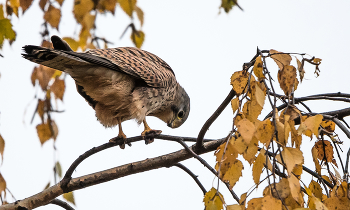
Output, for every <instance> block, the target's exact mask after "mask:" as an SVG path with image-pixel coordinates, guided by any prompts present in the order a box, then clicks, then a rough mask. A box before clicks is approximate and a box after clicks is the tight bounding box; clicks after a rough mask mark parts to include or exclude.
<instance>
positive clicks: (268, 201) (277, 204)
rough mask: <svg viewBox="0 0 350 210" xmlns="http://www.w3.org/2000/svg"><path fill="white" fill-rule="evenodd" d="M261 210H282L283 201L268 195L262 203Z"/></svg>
mask: <svg viewBox="0 0 350 210" xmlns="http://www.w3.org/2000/svg"><path fill="white" fill-rule="evenodd" d="M261 210H282V201H280V200H278V199H276V198H274V197H272V196H271V195H267V196H265V197H263V199H262V201H261Z"/></svg>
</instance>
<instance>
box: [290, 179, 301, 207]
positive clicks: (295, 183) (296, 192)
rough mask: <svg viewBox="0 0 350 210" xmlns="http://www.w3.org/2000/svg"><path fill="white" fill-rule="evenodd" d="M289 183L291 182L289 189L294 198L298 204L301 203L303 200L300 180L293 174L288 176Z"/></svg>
mask: <svg viewBox="0 0 350 210" xmlns="http://www.w3.org/2000/svg"><path fill="white" fill-rule="evenodd" d="M288 182H289V188H290V192H291V195H292V197H293V198H294V200H295V201H297V202H298V203H301V202H302V200H303V198H302V195H301V187H300V183H299V179H298V178H296V177H295V176H294V175H293V174H291V175H289V176H288Z"/></svg>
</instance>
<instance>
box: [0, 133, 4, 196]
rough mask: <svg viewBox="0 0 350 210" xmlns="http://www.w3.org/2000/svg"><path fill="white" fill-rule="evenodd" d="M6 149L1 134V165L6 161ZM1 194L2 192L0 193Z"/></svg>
mask: <svg viewBox="0 0 350 210" xmlns="http://www.w3.org/2000/svg"><path fill="white" fill-rule="evenodd" d="M4 149H5V140H4V138H2V136H1V134H0V155H1V160H2V161H1V164H2V162H3V161H4ZM0 193H1V191H0Z"/></svg>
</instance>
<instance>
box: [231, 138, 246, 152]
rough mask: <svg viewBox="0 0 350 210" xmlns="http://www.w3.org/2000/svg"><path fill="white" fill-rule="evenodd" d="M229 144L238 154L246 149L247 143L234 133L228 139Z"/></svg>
mask: <svg viewBox="0 0 350 210" xmlns="http://www.w3.org/2000/svg"><path fill="white" fill-rule="evenodd" d="M229 144H231V145H232V147H234V148H235V149H236V151H237V152H238V154H243V152H244V151H246V149H247V147H248V144H249V143H246V142H245V141H244V139H243V138H242V136H238V134H237V133H236V135H235V136H233V137H232V138H231V139H230V141H229Z"/></svg>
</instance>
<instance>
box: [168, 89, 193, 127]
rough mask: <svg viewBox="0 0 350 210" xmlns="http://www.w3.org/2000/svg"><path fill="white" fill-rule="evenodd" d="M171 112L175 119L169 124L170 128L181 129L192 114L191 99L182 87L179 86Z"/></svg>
mask: <svg viewBox="0 0 350 210" xmlns="http://www.w3.org/2000/svg"><path fill="white" fill-rule="evenodd" d="M171 110H172V115H173V117H172V119H171V120H170V121H169V122H168V126H169V127H170V128H177V127H180V126H181V125H182V124H183V123H184V122H185V121H186V119H187V117H188V115H189V113H190V97H189V96H188V95H187V93H186V91H185V90H184V89H183V88H182V87H181V86H180V85H178V90H177V95H176V97H175V100H174V103H173V104H172V105H171Z"/></svg>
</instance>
